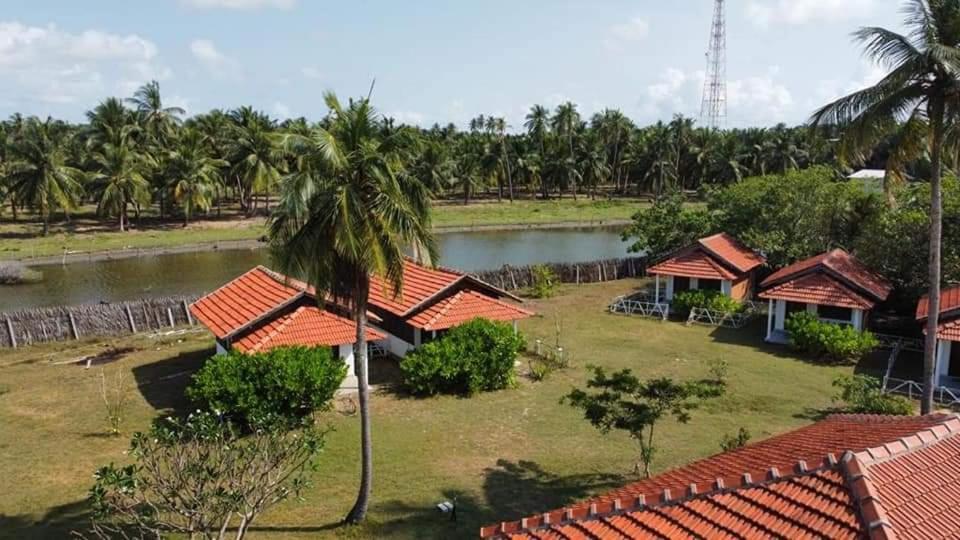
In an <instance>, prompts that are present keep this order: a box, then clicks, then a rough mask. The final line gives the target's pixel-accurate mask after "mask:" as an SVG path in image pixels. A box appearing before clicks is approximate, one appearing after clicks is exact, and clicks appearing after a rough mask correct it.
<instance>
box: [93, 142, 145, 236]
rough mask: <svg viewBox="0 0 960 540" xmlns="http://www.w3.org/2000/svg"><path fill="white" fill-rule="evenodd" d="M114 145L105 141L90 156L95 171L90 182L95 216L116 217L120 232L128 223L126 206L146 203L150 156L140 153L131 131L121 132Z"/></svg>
mask: <svg viewBox="0 0 960 540" xmlns="http://www.w3.org/2000/svg"><path fill="white" fill-rule="evenodd" d="M124 131H125V133H124V134H122V135H120V136H119V137H120V138H119V140H118V141H117V142H116V143H112V142H108V143H106V144H104V145H102V146H101V148H100V149H99V150H97V151H95V152H93V154H92V155H91V159H92V160H93V162H94V163H95V164H96V168H97V170H96V171H95V172H93V173H92V174H91V177H90V180H91V182H92V184H93V189H94V193H95V196H96V198H97V200H98V201H99V202H98V204H97V213H99V214H101V215H107V216H117V217H118V219H119V225H120V232H123V231H124V230H125V226H126V225H127V224H129V220H128V219H127V206H128V205H130V204H133V205H139V204H145V203H147V202H149V201H150V181H149V180H147V178H146V173H147V171H148V170H149V167H150V164H151V163H150V161H151V159H150V156H148V155H145V154H140V153H139V152H138V151H137V150H136V148H135V147H134V144H133V140H132V139H131V136H130V133H131V130H130V129H127V130H124Z"/></svg>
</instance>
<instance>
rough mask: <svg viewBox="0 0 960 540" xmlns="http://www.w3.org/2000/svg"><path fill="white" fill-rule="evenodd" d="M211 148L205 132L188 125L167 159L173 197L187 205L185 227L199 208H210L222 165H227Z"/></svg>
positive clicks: (184, 210) (184, 216)
mask: <svg viewBox="0 0 960 540" xmlns="http://www.w3.org/2000/svg"><path fill="white" fill-rule="evenodd" d="M208 148H209V146H208V143H207V141H206V138H205V137H204V135H203V134H202V133H200V132H199V131H198V130H196V129H192V128H186V129H184V130H183V131H182V132H181V135H180V138H179V141H177V145H176V148H175V149H174V150H173V151H172V152H170V155H169V157H168V160H167V163H168V165H167V166H168V168H169V169H168V176H169V178H171V181H170V184H169V189H170V192H171V193H172V194H173V199H174V200H175V201H176V202H177V203H179V204H180V205H182V206H183V226H184V227H186V226H187V225H189V224H190V216H192V215H193V213H194V211H195V210H197V209H200V210H203V211H207V210H209V209H210V199H211V194H212V192H213V191H214V190H215V188H216V186H217V185H218V183H219V181H220V178H221V175H220V170H221V168H223V167H224V166H225V165H226V161H224V160H222V159H217V158H214V157H211V156H210V155H209V153H208Z"/></svg>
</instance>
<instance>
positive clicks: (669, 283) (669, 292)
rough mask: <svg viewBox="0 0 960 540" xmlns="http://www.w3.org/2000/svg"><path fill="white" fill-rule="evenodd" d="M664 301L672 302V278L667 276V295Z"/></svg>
mask: <svg viewBox="0 0 960 540" xmlns="http://www.w3.org/2000/svg"><path fill="white" fill-rule="evenodd" d="M664 299H665V300H666V301H667V302H669V301H671V300H673V276H667V293H666V295H665V296H664Z"/></svg>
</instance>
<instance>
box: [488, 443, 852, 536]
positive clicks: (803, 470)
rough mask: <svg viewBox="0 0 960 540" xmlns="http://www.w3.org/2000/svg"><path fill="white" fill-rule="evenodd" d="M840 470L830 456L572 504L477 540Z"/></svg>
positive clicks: (491, 528)
mask: <svg viewBox="0 0 960 540" xmlns="http://www.w3.org/2000/svg"><path fill="white" fill-rule="evenodd" d="M840 468H841V464H840V463H839V462H838V461H837V459H836V458H835V457H834V456H833V455H832V454H829V455H828V456H827V458H825V459H824V460H823V463H822V464H821V466H820V467H815V468H812V469H811V468H809V467H807V464H806V462H805V461H803V460H800V461H799V462H798V463H797V465H796V466H795V467H794V468H793V472H792V473H791V474H781V472H780V470H779V469H778V468H777V467H775V466H774V467H769V468H767V469H764V470H757V471H744V472H743V473H742V474H740V475H739V476H738V477H737V478H738V480H739V481H738V482H736V483H731V484H729V485H728V484H727V483H726V481H725V480H724V478H722V477H717V478H715V479H714V480H713V481H710V482H708V483H707V486H708V489H706V490H703V491H701V490H700V489H699V485H700V484H699V483H697V482H689V483H687V484H685V485H683V486H677V487H678V488H677V489H674V488H672V487H670V488H663V489H659V490H657V492H656V493H651V494H650V495H651V496H647V495H646V494H642V493H641V494H635V495H621V496H618V497H615V498H613V499H611V500H609V501H602V502H598V501H591V502H590V503H589V504H587V505H583V504H579V505H577V504H576V503H574V504H573V505H568V506H564V507H562V508H559V509H555V510H550V511H547V512H543V513H541V514H536V515H533V516H529V517H525V518H521V519H519V520H513V521H501V522H499V523H496V524H493V525H488V526H486V527H481V528H480V537H481V538H500V537H501V535H506V534H511V535H512V534H516V533H521V532H533V531H536V530H538V529H546V528H550V527H554V526H557V525H564V524H568V523H582V522H584V521H591V520H602V519H606V518H609V517H612V516H616V515H620V514H625V513H629V512H636V511H642V510H649V509H656V508H665V507H669V506H675V505H680V504H684V503H686V502H689V501H691V500H695V499H700V498H706V497H712V496H714V495H719V494H723V493H729V492H733V491H737V490H739V489H745V488H751V487H762V486H767V485H770V484H775V483H777V482H786V481H790V480H792V479H794V478H802V477H805V476H812V475H815V474H819V473H822V472H826V471H836V470H840ZM755 474H756V477H759V478H762V479H759V480H758V479H755ZM653 495H656V496H653ZM649 500H653V501H654V502H648V501H649ZM803 506H804V507H805V508H809V506H808V505H803ZM555 517H556V519H555ZM531 520H535V524H533V525H531V524H530V521H531Z"/></svg>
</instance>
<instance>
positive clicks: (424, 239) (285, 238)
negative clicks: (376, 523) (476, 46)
mask: <svg viewBox="0 0 960 540" xmlns="http://www.w3.org/2000/svg"><path fill="white" fill-rule="evenodd" d="M324 100H325V101H326V103H327V106H328V107H329V108H330V117H329V121H328V127H319V126H317V127H315V128H313V130H312V131H311V133H310V135H309V136H303V135H298V134H286V135H284V137H283V141H282V144H283V147H284V148H285V149H286V150H287V151H289V152H291V153H292V154H293V155H294V156H295V157H296V158H297V163H298V167H297V170H296V171H295V172H294V173H292V174H291V175H289V176H288V177H287V178H285V180H284V183H283V189H282V196H281V201H280V205H279V207H278V208H277V209H276V210H275V212H274V214H273V215H272V217H271V220H270V246H271V251H272V254H273V257H274V260H275V261H276V263H277V264H278V266H279V267H280V269H281V270H282V271H283V272H285V273H287V274H290V275H296V276H302V277H303V278H304V279H306V280H307V282H309V283H310V284H311V285H313V286H314V287H316V289H317V298H318V299H323V298H326V297H327V296H328V295H329V296H330V297H332V298H333V299H335V300H336V301H338V302H341V303H344V304H346V305H347V306H348V307H349V308H350V311H351V313H352V317H353V320H354V322H355V323H356V331H357V332H356V341H355V342H354V344H353V352H354V360H355V365H356V371H357V380H358V387H359V398H360V427H361V429H360V440H361V458H362V459H361V464H362V467H361V469H362V470H361V477H360V490H359V493H358V495H357V501H356V503H355V504H354V506H353V508H352V509H351V510H350V512H349V513H348V514H347V516H346V521H347V522H349V523H358V522H360V521H362V520H363V519H364V517H365V516H366V513H367V507H368V505H369V502H370V491H371V485H372V480H373V447H372V442H371V439H370V390H369V387H368V384H367V343H366V331H367V302H368V297H369V292H370V277H371V276H378V277H381V278H383V279H384V281H385V282H386V283H389V284H390V285H391V287H392V290H393V291H394V294H396V295H400V294H402V291H403V268H404V251H405V250H406V249H408V248H409V249H412V251H413V253H414V254H419V255H421V256H422V257H423V260H425V261H426V262H431V261H432V260H433V259H434V257H435V255H436V246H435V243H434V240H433V235H432V234H431V232H430V214H429V204H428V201H426V200H417V199H416V198H415V197H412V196H411V194H412V193H414V192H415V190H412V189H408V187H407V186H404V185H403V179H402V178H403V175H401V174H400V170H401V167H402V163H401V160H400V159H399V157H398V150H399V149H401V148H402V147H403V145H404V144H405V142H404V141H402V140H401V139H402V137H403V136H404V132H403V131H395V132H393V135H390V136H384V135H383V133H382V131H381V130H380V126H379V125H378V115H377V113H376V111H375V110H374V109H373V107H372V106H371V105H370V102H369V99H361V100H358V101H351V102H350V104H349V106H348V107H346V108H344V107H343V106H342V105H341V104H340V101H339V100H338V99H337V97H336V96H335V95H334V94H332V93H326V94H324ZM417 193H419V195H417V197H421V198H425V196H424V192H422V191H420V192H417Z"/></svg>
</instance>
